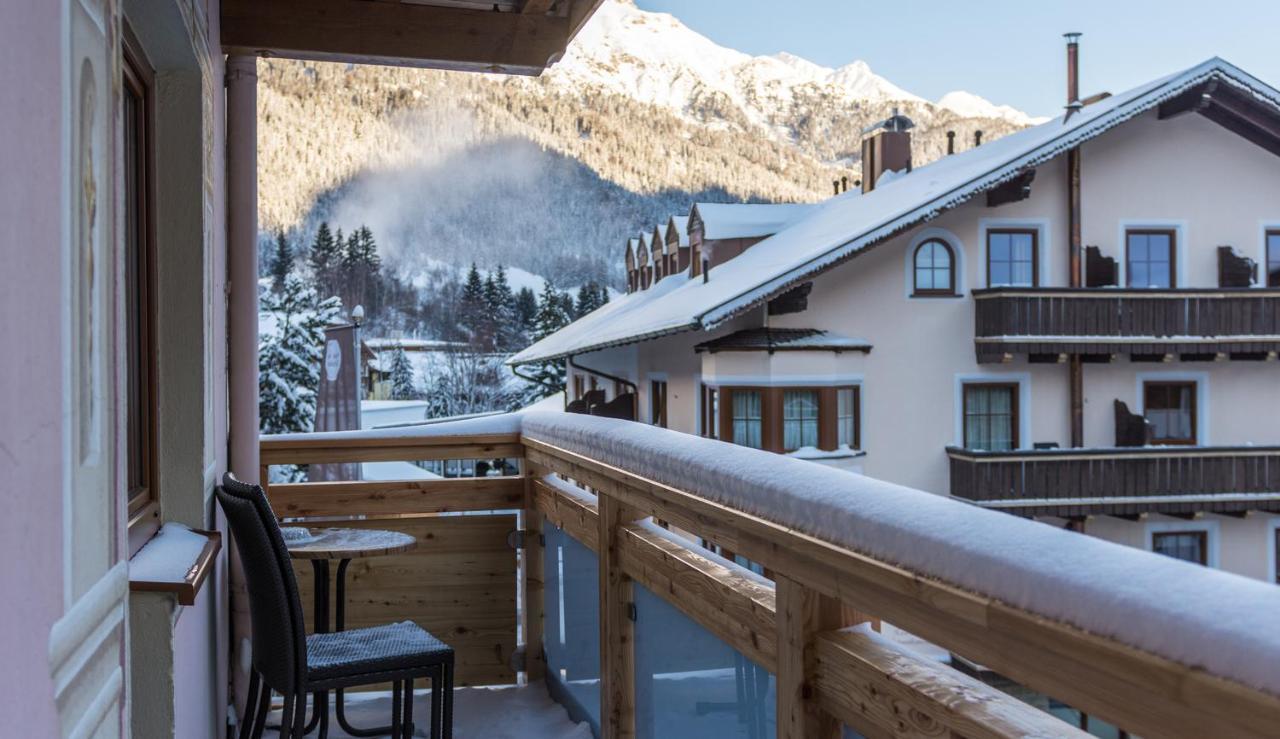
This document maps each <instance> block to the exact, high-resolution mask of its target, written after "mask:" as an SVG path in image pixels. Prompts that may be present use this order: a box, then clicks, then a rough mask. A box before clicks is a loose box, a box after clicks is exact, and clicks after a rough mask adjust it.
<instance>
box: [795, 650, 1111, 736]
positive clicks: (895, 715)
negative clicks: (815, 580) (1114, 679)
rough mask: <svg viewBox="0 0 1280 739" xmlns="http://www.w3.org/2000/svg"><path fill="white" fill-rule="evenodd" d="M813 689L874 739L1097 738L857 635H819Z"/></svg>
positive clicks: (828, 708) (830, 709) (978, 683)
mask: <svg viewBox="0 0 1280 739" xmlns="http://www.w3.org/2000/svg"><path fill="white" fill-rule="evenodd" d="M810 683H811V685H812V687H813V690H814V693H815V696H816V699H817V702H818V704H819V705H820V706H822V708H823V709H824V710H826V711H827V712H829V713H831V714H832V715H834V716H836V717H838V718H839V719H840V720H841V721H843V722H844V723H846V724H849V725H850V726H852V727H854V728H855V729H857V730H858V731H859V732H860V733H862V734H863V735H866V736H879V735H883V734H886V733H887V734H890V735H892V736H894V737H949V736H963V737H965V738H966V739H997V738H999V737H1028V736H1042V737H1049V736H1052V737H1081V738H1083V737H1087V736H1089V734H1087V733H1086V732H1083V731H1080V730H1079V729H1077V728H1075V727H1073V726H1071V725H1070V724H1068V723H1065V722H1063V721H1061V720H1059V719H1058V718H1056V717H1054V716H1053V715H1051V714H1049V713H1045V712H1044V711H1041V710H1040V709H1038V708H1036V707H1034V706H1032V705H1030V704H1028V703H1023V702H1022V701H1020V700H1018V699H1017V698H1015V697H1013V696H1011V695H1009V694H1006V693H1002V692H1000V691H999V690H998V689H996V688H994V687H991V686H990V685H986V684H985V683H982V682H981V681H979V680H976V679H974V678H972V677H969V676H968V675H965V674H964V673H962V672H960V671H958V670H955V669H952V668H951V667H949V666H947V665H944V664H941V663H938V662H934V661H932V660H929V659H927V658H924V657H921V656H919V655H916V654H914V653H912V652H910V651H909V650H906V649H903V648H900V647H896V646H895V645H893V644H890V643H888V642H887V641H886V640H884V639H878V638H876V637H875V636H873V635H871V634H866V633H862V632H857V631H834V632H826V633H823V634H820V635H819V636H818V637H817V641H816V658H815V664H814V669H813V673H812V675H811V678H810Z"/></svg>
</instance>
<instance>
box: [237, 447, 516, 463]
mask: <svg viewBox="0 0 1280 739" xmlns="http://www.w3.org/2000/svg"><path fill="white" fill-rule="evenodd" d="M523 452H524V450H523V449H522V448H521V446H520V444H519V443H516V442H510V443H491V444H469V443H456V444H386V443H383V444H381V445H366V446H346V445H339V446H316V447H295V448H277V447H268V446H266V445H265V444H264V445H263V447H262V452H261V455H260V457H259V460H260V461H261V462H262V463H263V464H268V465H271V464H325V463H339V462H417V461H420V460H428V459H499V458H502V459H515V458H519V457H520V456H521V455H522V454H523Z"/></svg>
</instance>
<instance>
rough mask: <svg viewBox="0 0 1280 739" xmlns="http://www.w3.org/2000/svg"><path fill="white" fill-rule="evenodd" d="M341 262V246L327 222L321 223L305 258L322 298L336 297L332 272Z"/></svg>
mask: <svg viewBox="0 0 1280 739" xmlns="http://www.w3.org/2000/svg"><path fill="white" fill-rule="evenodd" d="M341 261H342V246H341V244H340V242H339V241H338V239H335V238H334V236H333V231H331V230H330V229H329V222H328V221H321V222H320V227H319V228H318V229H316V236H315V238H314V239H313V240H312V241H311V254H310V255H309V257H308V258H307V262H308V264H310V266H311V276H312V277H313V278H314V279H315V283H316V286H317V287H318V288H319V290H320V294H321V295H322V296H324V297H328V296H330V295H336V294H337V291H336V290H335V289H334V288H335V284H334V283H335V280H334V277H335V275H334V271H335V270H336V269H337V268H338V265H339V264H340V263H341Z"/></svg>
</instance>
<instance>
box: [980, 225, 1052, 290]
mask: <svg viewBox="0 0 1280 739" xmlns="http://www.w3.org/2000/svg"><path fill="white" fill-rule="evenodd" d="M1050 225H1051V223H1050V221H1049V219H1048V218H981V219H979V220H978V255H979V259H980V260H981V261H980V264H979V265H978V272H977V279H975V280H974V282H975V283H976V284H977V285H979V286H980V287H982V288H989V287H991V285H990V284H988V283H987V272H988V271H989V270H988V265H987V232H988V231H999V230H1001V229H1024V230H1027V231H1035V232H1036V273H1037V274H1036V280H1037V286H1038V287H1048V286H1050V285H1052V284H1053V283H1052V282H1051V281H1050V280H1051V279H1052V277H1053V274H1052V271H1051V269H1050V268H1051V266H1052V264H1053V253H1054V252H1053V248H1052V247H1053V243H1052V242H1053V229H1052V228H1050Z"/></svg>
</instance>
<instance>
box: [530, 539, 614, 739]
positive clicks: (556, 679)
mask: <svg viewBox="0 0 1280 739" xmlns="http://www.w3.org/2000/svg"><path fill="white" fill-rule="evenodd" d="M542 530H543V532H544V533H545V535H546V544H545V545H544V547H543V555H544V560H543V580H544V589H543V606H542V608H543V618H544V621H543V635H542V641H543V649H544V650H545V651H546V654H547V685H548V688H549V689H551V691H552V695H553V696H554V697H555V698H556V700H557V701H559V702H560V703H562V704H564V705H565V707H566V708H567V709H568V710H569V715H570V717H571V718H573V719H574V720H576V721H582V720H588V721H590V722H591V725H592V726H593V727H595V728H598V727H599V726H600V575H599V572H600V569H599V563H598V562H597V560H596V555H595V552H592V551H591V550H590V549H588V548H587V547H586V546H585V545H583V544H582V543H581V542H579V541H577V540H576V539H574V538H573V537H571V536H569V535H568V534H566V533H565V532H564V531H561V530H560V529H557V528H556V527H555V526H552V525H551V524H550V523H547V522H546V521H545V520H544V521H543V524H542Z"/></svg>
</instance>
